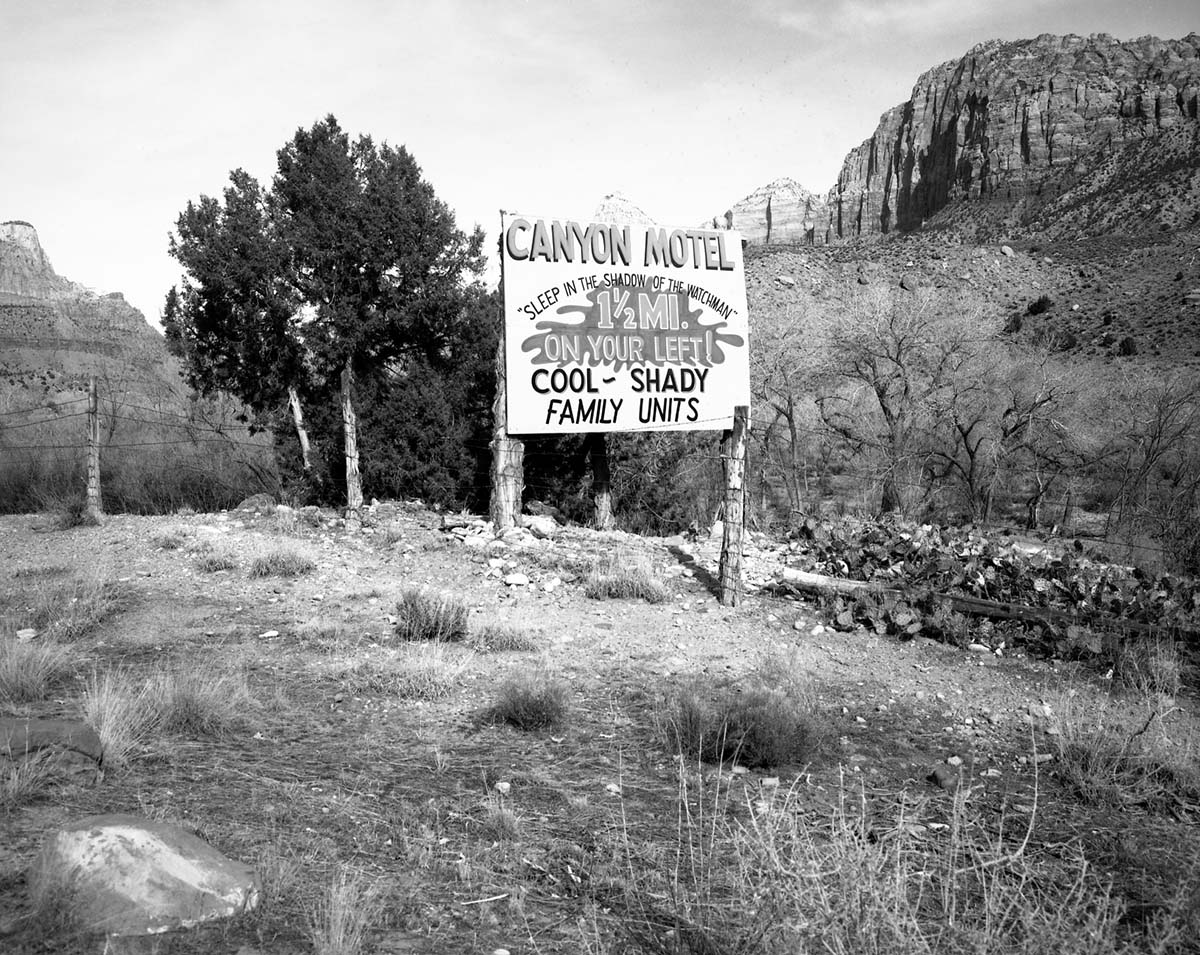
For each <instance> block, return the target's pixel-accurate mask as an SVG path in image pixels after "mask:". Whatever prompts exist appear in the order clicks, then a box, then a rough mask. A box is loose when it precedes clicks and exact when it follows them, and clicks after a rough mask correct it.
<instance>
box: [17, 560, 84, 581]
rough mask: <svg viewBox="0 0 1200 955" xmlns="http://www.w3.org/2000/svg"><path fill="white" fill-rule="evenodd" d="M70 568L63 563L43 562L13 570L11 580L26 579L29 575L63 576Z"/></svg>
mask: <svg viewBox="0 0 1200 955" xmlns="http://www.w3.org/2000/svg"><path fill="white" fill-rule="evenodd" d="M70 572H71V568H70V567H67V566H66V565H65V564H44V565H41V566H38V567H21V568H20V569H18V570H14V571H13V575H12V576H13V580H26V579H28V578H30V577H65V576H66V575H67V574H69V573H70Z"/></svg>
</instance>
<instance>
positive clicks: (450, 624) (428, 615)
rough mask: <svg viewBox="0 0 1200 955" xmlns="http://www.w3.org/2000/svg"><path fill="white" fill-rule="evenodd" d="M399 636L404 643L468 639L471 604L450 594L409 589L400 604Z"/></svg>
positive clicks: (398, 610) (397, 614)
mask: <svg viewBox="0 0 1200 955" xmlns="http://www.w3.org/2000/svg"><path fill="white" fill-rule="evenodd" d="M396 636H397V637H399V638H400V639H401V640H438V641H442V642H451V641H456V640H465V639H466V637H467V605H466V604H465V603H464V602H463V601H462V600H461V599H460V598H458V597H455V596H452V595H450V594H439V593H434V592H432V591H428V590H423V589H421V588H418V587H409V588H407V589H406V590H404V592H403V593H401V594H400V599H399V600H398V601H397V603H396Z"/></svg>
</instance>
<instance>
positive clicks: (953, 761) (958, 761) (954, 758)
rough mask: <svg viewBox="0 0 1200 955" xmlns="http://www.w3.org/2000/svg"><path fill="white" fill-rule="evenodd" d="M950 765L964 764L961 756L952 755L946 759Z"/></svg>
mask: <svg viewBox="0 0 1200 955" xmlns="http://www.w3.org/2000/svg"><path fill="white" fill-rule="evenodd" d="M946 764H947V765H948V766H961V765H962V764H963V761H962V757H961V756H951V757H949V758H948V759H947V760H946Z"/></svg>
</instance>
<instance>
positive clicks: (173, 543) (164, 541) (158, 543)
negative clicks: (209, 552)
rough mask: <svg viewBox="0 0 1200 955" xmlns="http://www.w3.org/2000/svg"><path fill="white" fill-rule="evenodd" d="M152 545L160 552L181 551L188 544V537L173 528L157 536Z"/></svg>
mask: <svg viewBox="0 0 1200 955" xmlns="http://www.w3.org/2000/svg"><path fill="white" fill-rule="evenodd" d="M150 543H151V544H153V545H154V546H155V547H157V548H158V549H159V550H179V549H180V548H181V547H183V546H184V544H186V543H187V535H186V534H184V533H183V532H182V531H178V530H175V529H173V528H172V529H168V530H165V531H162V532H160V533H158V534H155V535H154V537H153V538H151V541H150Z"/></svg>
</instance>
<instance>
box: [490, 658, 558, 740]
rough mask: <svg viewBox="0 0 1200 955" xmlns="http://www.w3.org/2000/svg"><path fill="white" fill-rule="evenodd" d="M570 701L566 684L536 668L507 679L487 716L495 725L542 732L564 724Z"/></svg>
mask: <svg viewBox="0 0 1200 955" xmlns="http://www.w3.org/2000/svg"><path fill="white" fill-rule="evenodd" d="M569 700H570V689H569V688H568V686H567V684H566V683H565V682H563V680H562V679H560V678H559V677H557V676H555V675H554V674H553V673H551V672H549V671H548V670H546V669H543V668H540V667H539V668H537V669H534V670H524V671H522V672H520V673H516V674H514V675H512V676H510V677H508V679H506V680H505V681H504V683H503V684H501V686H500V691H499V693H498V694H497V697H496V702H495V703H493V704H492V706H491V708H490V709H489V711H488V715H489V717H490V718H491V720H492V722H494V723H507V724H509V725H510V726H515V727H516V728H517V729H522V730H532V729H543V728H545V727H549V726H557V725H559V724H561V723H562V722H564V721H565V720H566V718H567V710H568V705H569Z"/></svg>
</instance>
